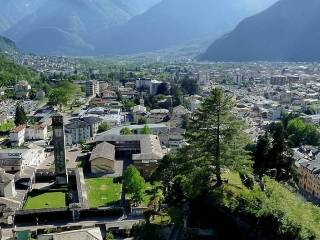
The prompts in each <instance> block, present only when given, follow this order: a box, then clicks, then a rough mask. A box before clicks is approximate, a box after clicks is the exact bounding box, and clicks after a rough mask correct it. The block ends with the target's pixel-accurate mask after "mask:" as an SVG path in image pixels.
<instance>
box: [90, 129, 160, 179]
mask: <svg viewBox="0 0 320 240" xmlns="http://www.w3.org/2000/svg"><path fill="white" fill-rule="evenodd" d="M95 142H96V143H97V144H99V143H102V142H107V143H110V144H112V145H114V146H115V156H116V158H119V159H127V160H129V161H132V163H133V165H134V166H136V167H137V168H138V169H139V171H140V172H141V174H142V175H143V176H145V177H150V176H151V174H152V173H153V172H154V171H155V170H156V169H157V167H158V165H159V163H160V161H161V160H162V158H163V156H164V151H163V149H162V148H161V144H160V140H159V137H158V136H156V135H110V134H108V133H107V132H105V133H103V134H100V135H97V136H96V139H95Z"/></svg>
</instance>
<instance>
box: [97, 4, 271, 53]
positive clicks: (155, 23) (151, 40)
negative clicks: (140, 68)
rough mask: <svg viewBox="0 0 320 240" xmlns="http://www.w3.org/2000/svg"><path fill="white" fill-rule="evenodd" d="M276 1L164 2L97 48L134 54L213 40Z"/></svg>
mask: <svg viewBox="0 0 320 240" xmlns="http://www.w3.org/2000/svg"><path fill="white" fill-rule="evenodd" d="M273 2H275V0H223V1H221V0H201V1H199V0H163V1H161V2H160V3H159V4H157V5H155V6H153V7H152V8H150V9H149V10H148V11H146V12H145V13H143V14H141V15H138V16H136V17H134V18H132V19H131V20H130V21H129V22H127V23H125V24H123V25H121V26H117V27H115V28H112V29H108V30H107V31H103V32H102V33H101V34H100V35H99V37H97V38H96V39H97V40H98V41H97V43H96V45H98V46H99V47H98V49H99V52H98V53H105V54H132V53H140V52H146V51H154V50H159V49H163V48H168V47H173V46H175V45H178V44H182V43H184V42H188V41H190V40H193V39H196V38H203V37H208V36H210V37H211V38H212V39H214V38H217V37H219V36H221V35H222V34H224V33H226V32H228V31H230V30H231V29H232V28H234V27H235V26H236V24H237V23H239V22H240V21H241V20H242V19H244V18H245V17H248V16H250V15H251V14H254V13H257V12H258V11H260V10H262V9H264V8H265V7H267V6H269V4H271V3H273Z"/></svg>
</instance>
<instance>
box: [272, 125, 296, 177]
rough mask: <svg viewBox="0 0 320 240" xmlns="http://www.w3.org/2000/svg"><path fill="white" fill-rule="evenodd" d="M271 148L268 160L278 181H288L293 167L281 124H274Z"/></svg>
mask: <svg viewBox="0 0 320 240" xmlns="http://www.w3.org/2000/svg"><path fill="white" fill-rule="evenodd" d="M272 137H273V141H272V148H271V150H270V160H272V163H273V166H274V167H275V169H276V178H277V179H278V180H282V179H288V178H289V177H290V174H291V170H292V169H291V168H292V165H293V159H292V153H291V151H290V148H289V147H288V145H287V143H286V139H285V131H284V128H283V125H282V123H276V125H275V129H274V133H273V135H272Z"/></svg>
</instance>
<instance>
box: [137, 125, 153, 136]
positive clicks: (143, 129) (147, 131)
mask: <svg viewBox="0 0 320 240" xmlns="http://www.w3.org/2000/svg"><path fill="white" fill-rule="evenodd" d="M140 133H141V134H143V135H149V134H151V133H152V131H151V129H150V128H149V127H148V125H144V127H143V128H142V129H141V132H140Z"/></svg>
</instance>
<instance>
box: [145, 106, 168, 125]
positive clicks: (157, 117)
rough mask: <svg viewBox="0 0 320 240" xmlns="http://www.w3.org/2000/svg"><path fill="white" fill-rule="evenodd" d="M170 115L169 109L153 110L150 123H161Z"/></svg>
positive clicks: (149, 117)
mask: <svg viewBox="0 0 320 240" xmlns="http://www.w3.org/2000/svg"><path fill="white" fill-rule="evenodd" d="M168 115H169V110H168V109H152V110H151V111H150V113H149V115H148V121H149V123H161V122H163V121H164V120H165V119H166V117H168Z"/></svg>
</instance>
